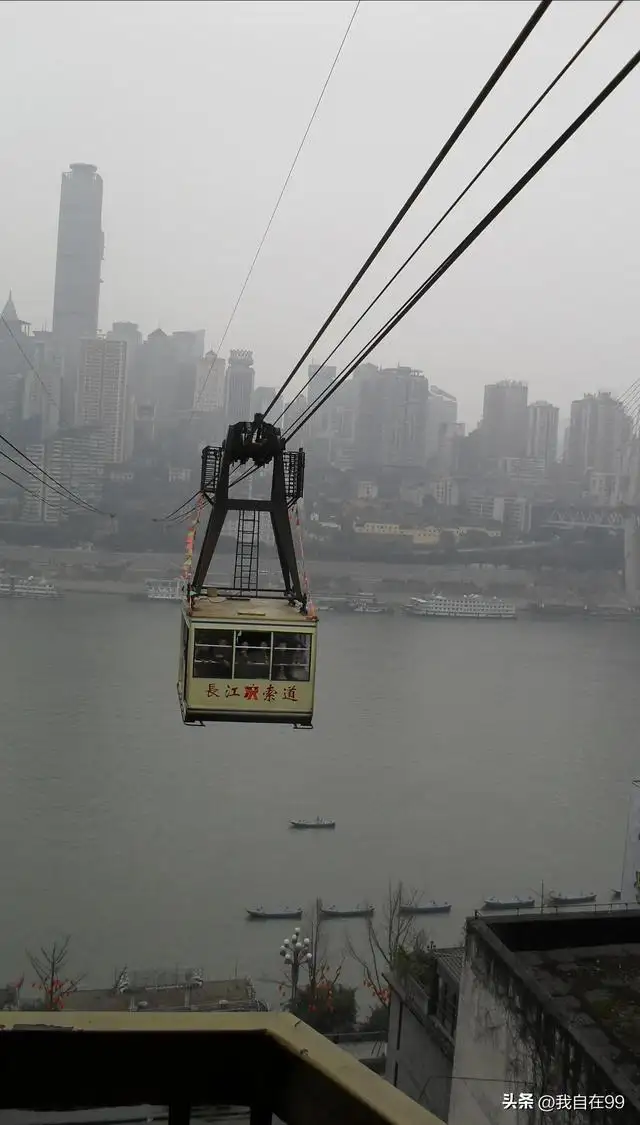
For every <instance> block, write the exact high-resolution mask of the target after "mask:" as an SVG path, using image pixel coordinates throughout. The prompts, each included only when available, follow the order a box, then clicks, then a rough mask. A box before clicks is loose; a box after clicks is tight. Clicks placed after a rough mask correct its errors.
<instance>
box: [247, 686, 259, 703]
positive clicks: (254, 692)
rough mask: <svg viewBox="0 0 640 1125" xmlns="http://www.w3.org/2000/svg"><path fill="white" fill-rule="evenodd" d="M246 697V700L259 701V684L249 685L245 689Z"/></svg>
mask: <svg viewBox="0 0 640 1125" xmlns="http://www.w3.org/2000/svg"><path fill="white" fill-rule="evenodd" d="M244 697H245V699H257V698H258V684H248V685H247V686H246V687H245V689H244Z"/></svg>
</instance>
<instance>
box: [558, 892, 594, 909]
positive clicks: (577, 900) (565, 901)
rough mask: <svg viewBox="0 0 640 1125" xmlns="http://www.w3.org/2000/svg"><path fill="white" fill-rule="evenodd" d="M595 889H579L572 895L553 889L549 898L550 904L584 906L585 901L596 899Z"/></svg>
mask: <svg viewBox="0 0 640 1125" xmlns="http://www.w3.org/2000/svg"><path fill="white" fill-rule="evenodd" d="M596 897H597V896H596V892H595V891H578V892H577V893H576V894H572V895H561V894H557V893H556V891H552V892H551V894H550V895H549V896H548V898H547V903H548V905H549V906H582V904H583V903H587V902H595V901H596Z"/></svg>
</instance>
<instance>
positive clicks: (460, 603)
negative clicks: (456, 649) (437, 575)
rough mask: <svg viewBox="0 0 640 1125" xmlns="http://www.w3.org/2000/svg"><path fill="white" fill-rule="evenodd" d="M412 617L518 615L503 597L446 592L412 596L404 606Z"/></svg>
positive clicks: (506, 617) (404, 609)
mask: <svg viewBox="0 0 640 1125" xmlns="http://www.w3.org/2000/svg"><path fill="white" fill-rule="evenodd" d="M402 609H403V612H404V613H407V614H409V616H411V617H474V618H493V619H500V620H505V619H511V620H513V618H515V617H517V613H516V607H515V605H514V604H513V603H512V602H503V601H502V599H501V598H485V597H482V595H481V594H460V595H455V596H453V597H447V596H445V595H444V594H431V596H430V597H428V598H411V600H410V601H409V603H408V604H407V605H404V606H403V607H402Z"/></svg>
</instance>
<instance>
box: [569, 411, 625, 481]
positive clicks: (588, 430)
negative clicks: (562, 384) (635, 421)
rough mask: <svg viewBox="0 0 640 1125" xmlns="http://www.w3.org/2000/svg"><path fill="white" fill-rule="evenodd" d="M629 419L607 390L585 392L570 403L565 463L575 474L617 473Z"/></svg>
mask: <svg viewBox="0 0 640 1125" xmlns="http://www.w3.org/2000/svg"><path fill="white" fill-rule="evenodd" d="M631 432H632V422H631V419H630V417H629V415H628V414H627V413H626V411H625V409H624V407H623V406H622V404H621V403H620V402H618V401H617V399H615V398H613V396H612V395H611V394H610V393H609V392H605V391H600V392H599V393H598V394H596V395H585V396H584V398H581V399H577V400H576V401H575V402H572V403H571V422H570V423H569V435H568V440H567V464H568V466H569V468H570V469H572V470H573V471H574V472H575V473H576V475H577V476H584V475H585V474H586V473H587V472H589V471H590V470H594V471H595V472H597V473H617V472H619V471H620V465H621V461H622V458H623V455H624V450H625V446H626V444H627V442H628V441H629V440H630V438H631Z"/></svg>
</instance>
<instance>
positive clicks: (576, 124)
mask: <svg viewBox="0 0 640 1125" xmlns="http://www.w3.org/2000/svg"><path fill="white" fill-rule="evenodd" d="M638 63H640V51H636V53H635V54H634V55H632V57H631V58H630V59H629V61H628V62H627V63H625V65H624V66H623V67H622V68H621V69H620V70H619V71H618V73H617V74H616V75H614V77H613V78H612V79H611V80H610V81H609V82H608V83H607V84H606V86H604V87H603V89H602V90H601V91H600V93H599V94H598V95H597V96H596V97H595V98H594V99H593V101H591V102H590V103H589V105H588V106H587V107H586V109H584V110H583V111H582V113H580V114H579V115H578V117H576V118H575V120H574V121H573V122H572V123H571V125H569V126H568V127H567V128H566V129H565V130H564V132H563V133H561V134H560V136H559V137H558V138H557V139H556V140H555V141H554V142H553V144H551V145H550V146H549V148H548V149H547V150H546V151H545V152H544V153H543V154H542V156H540V157H539V158H538V160H536V161H535V162H534V163H533V164H532V165H531V167H530V168H529V169H528V170H527V171H526V172H525V173H524V175H523V176H521V177H520V179H519V180H517V182H516V183H515V184H514V185H513V187H511V188H510V189H509V191H508V192H506V193H505V195H503V196H502V198H501V199H500V200H499V201H498V203H496V204H495V206H494V207H492V208H491V210H490V211H488V212H487V214H486V215H485V216H484V218H483V219H481V220H480V222H479V223H477V224H476V226H475V227H474V228H473V230H472V231H471V232H470V233H469V234H468V235H467V236H466V238H463V239H462V241H461V242H460V243H458V245H457V246H456V248H455V250H453V251H452V252H451V254H449V255H448V256H447V257H446V258H445V259H444V261H443V262H441V264H440V265H439V266H438V267H437V269H435V270H434V271H433V273H431V274H430V276H429V277H428V278H427V279H426V281H424V282H423V284H422V285H420V286H419V287H418V288H417V289H416V290H415V291H414V293H413V294H412V295H411V296H410V297H409V298H408V299H407V300H406V301H405V302H404V304H403V305H402V306H401V308H400V309H399V310H398V311H397V312H396V313H395V314H394V315H393V316H392V317H390V318H389V320H387V322H386V324H385V325H384V326H383V327H382V328H381V329H380V331H379V332H377V333H376V335H375V336H374V337H372V338H370V340H369V342H368V343H367V344H365V345H364V347H363V348H362V349H361V351H360V353H359V354H358V356H356V358H355V359H354V360H353V361H352V362H351V363H349V364H347V365H346V367H344V368H343V369H342V371H341V372H340V373H339V375H337V376H336V378H335V379H334V380H332V383H331V385H330V386H329V387H328V388H327V389H326V391H325V392H324V393H323V394H321V395H319V396H318V398H317V399H315V400H314V402H313V403H312V404H311V407H310V408H307V410H306V411H305V412H303V414H302V415H301V416H300V418H299V419H297V420H296V422H295V423H294V425H293V426H292V427H291V429H290V430H288V431H286V433H285V435H284V436H285V437H286V438H288V439H290V438H291V437H293V436H295V434H296V433H297V432H298V431H299V430H300V429H301V428H302V426H303V425H305V423H306V422H308V421H309V419H310V418H312V417H313V415H314V414H315V413H316V411H317V410H319V409H320V407H322V406H324V405H325V403H326V402H327V401H328V399H329V398H330V397H331V395H332V394H334V393H335V391H336V390H337V389H338V387H339V386H341V384H342V383H343V382H344V381H345V380H346V379H347V378H348V377H349V375H350V374H351V372H352V371H354V370H355V368H356V367H357V366H358V365H359V364H360V363H362V361H363V360H364V359H366V357H367V356H368V355H369V354H370V352H372V351H373V349H374V348H375V347H377V346H378V344H380V343H381V342H382V340H384V338H385V337H386V336H388V334H389V332H391V330H392V329H393V328H395V327H396V325H397V324H399V323H400V321H401V320H403V318H404V317H405V316H406V315H407V313H409V312H410V311H411V309H412V308H413V307H414V306H415V305H416V304H417V303H418V301H420V300H421V299H422V297H423V296H424V295H425V293H427V292H428V290H429V289H431V288H432V287H433V286H434V285H435V284H436V282H437V281H439V280H440V278H441V277H442V276H443V275H444V274H445V273H446V272H447V270H449V269H450V268H451V266H452V265H453V264H454V263H455V262H456V261H457V260H458V258H460V257H461V255H462V254H464V253H465V251H466V250H468V248H469V247H470V246H471V245H472V243H474V242H475V241H476V239H477V238H479V237H480V235H481V234H482V233H483V232H484V231H485V230H486V229H487V227H489V226H490V225H491V223H493V222H494V220H495V219H496V218H497V217H498V215H500V214H501V212H502V211H504V210H505V208H506V207H508V206H509V204H510V203H511V202H512V201H513V200H514V199H515V198H516V196H518V195H519V194H520V192H521V191H522V190H523V189H524V188H525V187H526V186H527V184H529V183H530V181H531V180H533V179H534V177H535V176H537V175H538V173H539V172H540V171H541V170H542V169H543V168H544V167H545V165H546V164H548V163H549V161H550V160H551V159H552V158H553V157H554V156H555V155H556V153H557V152H559V151H560V149H561V148H563V146H564V145H565V144H566V143H567V141H569V140H570V139H571V138H572V137H573V136H574V134H575V133H577V132H578V130H579V129H580V128H581V127H582V126H583V125H584V124H585V122H586V121H588V119H589V118H590V117H591V116H592V115H593V114H594V113H595V112H596V110H597V109H599V108H600V106H601V105H602V104H603V102H605V101H606V99H607V98H608V97H610V95H611V94H612V93H613V92H614V91H615V90H616V89H617V88H618V86H620V85H621V83H622V82H624V80H625V78H627V77H628V76H629V75H630V74H631V72H632V71H633V70H635V68H636V67H637V65H638Z"/></svg>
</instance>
